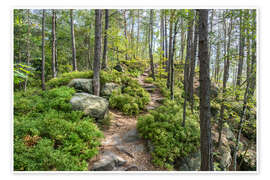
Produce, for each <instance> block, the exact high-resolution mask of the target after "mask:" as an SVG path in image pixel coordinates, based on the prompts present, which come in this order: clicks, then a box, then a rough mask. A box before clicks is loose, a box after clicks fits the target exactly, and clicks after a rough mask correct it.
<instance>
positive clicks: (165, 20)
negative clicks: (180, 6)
mask: <svg viewBox="0 0 270 180" xmlns="http://www.w3.org/2000/svg"><path fill="white" fill-rule="evenodd" d="M164 25H165V27H164V33H165V36H164V37H165V57H166V65H167V61H168V33H167V17H166V12H164ZM166 71H167V68H166Z"/></svg>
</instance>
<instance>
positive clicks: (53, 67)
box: [52, 9, 56, 78]
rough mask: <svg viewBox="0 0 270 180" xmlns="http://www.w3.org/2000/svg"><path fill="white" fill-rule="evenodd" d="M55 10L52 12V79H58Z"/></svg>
mask: <svg viewBox="0 0 270 180" xmlns="http://www.w3.org/2000/svg"><path fill="white" fill-rule="evenodd" d="M55 24H56V22H55V10H54V9H53V10H52V77H53V78H55V77H56V67H55V61H56V48H55V44H56V36H55Z"/></svg>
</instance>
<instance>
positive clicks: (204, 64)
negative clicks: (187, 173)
mask: <svg viewBox="0 0 270 180" xmlns="http://www.w3.org/2000/svg"><path fill="white" fill-rule="evenodd" d="M199 17H200V20H199V22H200V26H199V33H200V34H199V60H200V134H201V136H200V142H201V169H200V170H201V171H211V170H213V161H212V143H211V124H210V118H211V115H210V76H209V53H208V24H207V22H208V10H205V9H202V10H199Z"/></svg>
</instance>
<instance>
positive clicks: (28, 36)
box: [24, 9, 31, 91]
mask: <svg viewBox="0 0 270 180" xmlns="http://www.w3.org/2000/svg"><path fill="white" fill-rule="evenodd" d="M30 36H31V24H30V9H28V10H27V47H26V49H27V50H26V51H27V54H26V59H27V66H30ZM27 82H28V75H26V79H25V81H24V91H26V89H27Z"/></svg>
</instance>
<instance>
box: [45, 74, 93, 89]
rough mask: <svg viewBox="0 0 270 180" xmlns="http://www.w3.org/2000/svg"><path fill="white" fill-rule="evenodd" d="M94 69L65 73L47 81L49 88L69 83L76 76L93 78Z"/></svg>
mask: <svg viewBox="0 0 270 180" xmlns="http://www.w3.org/2000/svg"><path fill="white" fill-rule="evenodd" d="M92 77H93V71H83V72H79V71H73V72H69V73H64V74H62V75H60V76H59V77H57V78H53V79H51V80H49V81H48V82H47V84H46V85H47V86H48V87H49V88H54V87H59V86H63V85H67V84H68V83H69V82H70V81H71V80H72V79H75V78H92Z"/></svg>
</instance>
